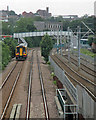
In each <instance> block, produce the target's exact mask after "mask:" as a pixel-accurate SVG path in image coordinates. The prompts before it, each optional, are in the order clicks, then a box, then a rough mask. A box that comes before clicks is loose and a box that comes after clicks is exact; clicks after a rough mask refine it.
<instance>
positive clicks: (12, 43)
mask: <svg viewBox="0 0 96 120" xmlns="http://www.w3.org/2000/svg"><path fill="white" fill-rule="evenodd" d="M4 43H5V44H6V45H7V46H9V50H10V51H11V52H10V55H11V57H12V58H13V57H14V56H15V48H16V45H17V40H15V39H14V40H13V39H12V38H6V39H5V40H4Z"/></svg>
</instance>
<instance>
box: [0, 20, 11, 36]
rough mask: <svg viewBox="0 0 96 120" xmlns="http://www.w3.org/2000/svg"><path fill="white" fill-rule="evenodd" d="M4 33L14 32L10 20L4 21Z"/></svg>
mask: <svg viewBox="0 0 96 120" xmlns="http://www.w3.org/2000/svg"><path fill="white" fill-rule="evenodd" d="M2 34H3V35H11V34H12V26H11V25H10V23H9V22H8V23H7V22H2Z"/></svg>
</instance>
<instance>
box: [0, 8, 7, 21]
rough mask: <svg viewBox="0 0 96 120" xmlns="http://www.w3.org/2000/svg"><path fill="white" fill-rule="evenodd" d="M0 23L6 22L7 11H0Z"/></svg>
mask: <svg viewBox="0 0 96 120" xmlns="http://www.w3.org/2000/svg"><path fill="white" fill-rule="evenodd" d="M0 21H3V22H8V11H7V10H0Z"/></svg>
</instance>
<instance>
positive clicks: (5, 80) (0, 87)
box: [0, 62, 18, 90]
mask: <svg viewBox="0 0 96 120" xmlns="http://www.w3.org/2000/svg"><path fill="white" fill-rule="evenodd" d="M17 63H18V62H16V64H15V65H14V67H13V68H12V69H11V70H10V72H9V73H8V75H7V77H6V78H5V79H4V81H3V83H2V84H1V86H0V90H1V89H2V88H3V86H4V85H5V83H6V82H7V80H8V78H9V77H10V75H11V73H12V72H13V70H14V69H15V67H16V65H17Z"/></svg>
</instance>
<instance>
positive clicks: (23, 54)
mask: <svg viewBox="0 0 96 120" xmlns="http://www.w3.org/2000/svg"><path fill="white" fill-rule="evenodd" d="M15 55H16V60H25V59H26V58H27V46H26V45H25V44H24V43H21V44H19V45H18V46H16V52H15Z"/></svg>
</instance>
